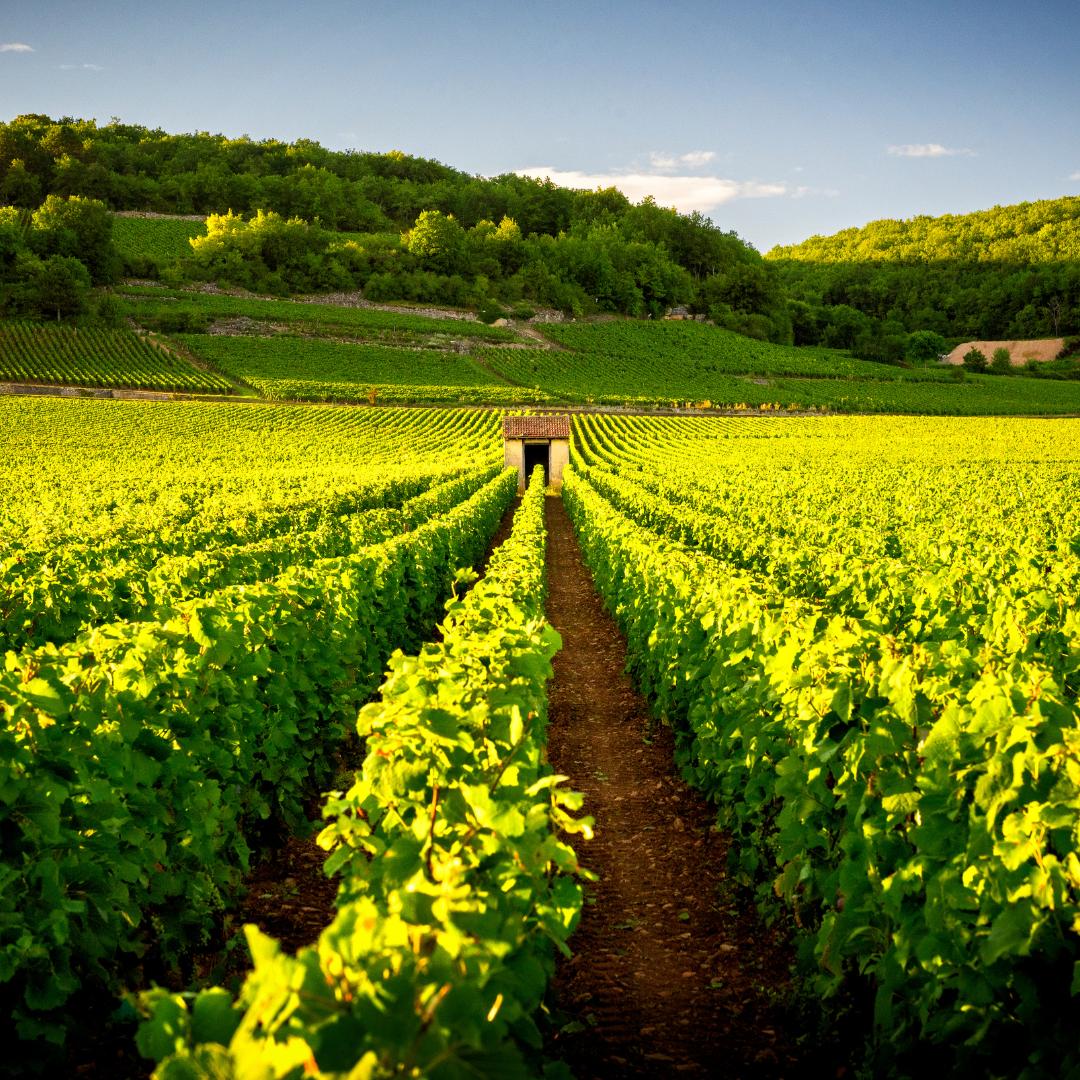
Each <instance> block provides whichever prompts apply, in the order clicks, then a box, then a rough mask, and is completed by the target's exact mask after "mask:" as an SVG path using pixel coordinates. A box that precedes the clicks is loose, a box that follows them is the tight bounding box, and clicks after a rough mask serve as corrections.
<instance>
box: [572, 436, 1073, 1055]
mask: <svg viewBox="0 0 1080 1080" xmlns="http://www.w3.org/2000/svg"><path fill="white" fill-rule="evenodd" d="M575 435H576V444H575V446H576V448H575V452H574V457H573V468H572V470H571V473H570V475H569V477H568V479H567V483H566V487H565V499H566V502H567V505H568V508H569V511H570V514H571V517H572V518H573V520H574V522H575V525H576V528H577V531H578V536H579V540H580V542H581V544H582V548H583V550H584V552H585V557H586V561H587V562H588V564H589V565H590V566H591V568H592V571H593V574H594V577H595V581H596V585H597V588H598V589H599V591H600V593H601V594H602V596H603V597H604V599H605V601H606V603H607V604H608V606H609V608H610V609H611V610H612V611H613V612H615V613H616V616H617V618H618V621H619V622H620V624H621V626H622V629H623V631H624V633H625V634H626V637H627V642H628V649H629V653H630V660H631V665H632V669H633V671H634V672H635V675H636V678H637V679H638V681H639V683H640V685H641V686H642V688H643V689H644V690H645V691H646V692H647V693H648V694H649V696H650V697H651V698H652V700H653V702H654V707H655V709H656V711H657V712H658V713H659V714H660V715H663V716H665V717H666V718H668V719H669V721H670V722H671V723H672V724H674V725H675V727H676V731H677V733H678V736H679V738H680V740H681V749H680V751H679V753H680V760H681V762H682V765H683V768H684V770H685V773H686V775H687V776H689V777H691V778H692V779H693V782H694V783H695V784H696V785H698V786H699V787H700V788H701V789H702V790H703V791H705V792H706V793H708V795H709V796H710V797H711V798H712V799H713V800H714V801H715V802H716V805H717V808H718V815H719V820H720V823H721V825H722V826H723V827H724V828H725V830H726V831H728V832H729V833H730V835H731V836H732V837H733V840H734V842H735V851H736V857H737V859H738V866H739V868H740V870H741V872H742V874H743V876H744V880H745V881H746V882H748V883H755V884H756V885H757V886H758V888H759V895H760V896H761V897H762V898H763V899H766V900H769V901H772V898H774V897H778V898H779V900H780V901H781V902H782V903H784V904H786V905H788V906H789V908H790V909H791V911H792V912H793V913H794V916H795V918H796V919H797V920H798V923H799V925H800V926H802V927H805V928H806V929H807V930H808V931H810V933H811V934H812V939H811V942H810V945H811V946H812V953H813V958H814V965H813V967H814V968H816V975H815V976H814V978H815V982H816V989H817V990H818V991H819V992H820V993H822V994H823V995H828V994H829V993H831V992H832V991H834V990H835V989H836V988H837V987H839V986H840V985H842V984H844V983H845V981H846V980H850V979H855V980H857V979H859V978H862V977H864V978H866V979H868V980H869V982H870V984H871V987H872V989H873V991H874V993H875V994H876V997H875V1006H874V1016H875V1020H876V1025H877V1027H876V1040H877V1042H876V1051H875V1052H876V1058H875V1060H876V1065H875V1066H874V1067H873V1068H874V1071H875V1073H877V1074H881V1073H885V1072H888V1073H892V1072H895V1071H899V1072H900V1073H903V1074H910V1073H911V1072H917V1071H919V1070H920V1069H926V1068H930V1069H933V1068H934V1067H935V1063H936V1067H939V1068H944V1069H945V1071H948V1072H951V1073H974V1072H985V1071H989V1072H992V1073H993V1074H995V1075H1002V1076H1006V1075H1008V1076H1016V1075H1031V1076H1053V1075H1064V1074H1067V1073H1069V1072H1070V1071H1071V1070H1074V1069H1076V1068H1077V1067H1078V1066H1080V1055H1078V1053H1077V1049H1076V1040H1075V1026H1074V1022H1073V1017H1074V1015H1075V1000H1076V998H1075V997H1074V995H1075V994H1076V992H1077V989H1078V987H1077V983H1076V981H1075V979H1074V971H1075V970H1080V967H1078V966H1077V965H1080V938H1078V935H1077V926H1080V863H1078V862H1077V857H1076V851H1077V845H1078V841H1080V765H1078V761H1080V758H1078V755H1080V741H1078V736H1077V731H1078V730H1080V725H1078V721H1080V707H1078V701H1077V697H1078V692H1080V613H1078V611H1077V608H1076V603H1075V600H1076V596H1077V592H1078V588H1080V511H1078V509H1077V508H1078V507H1080V469H1078V467H1077V466H1078V459H1080V450H1078V447H1080V422H1077V421H1072V420H1062V421H1023V420H998V421H994V420H970V421H964V420H938V421H926V420H914V419H913V420H875V419H839V418H838V419H823V420H817V421H814V420H799V419H790V420H781V419H777V420H772V421H769V420H747V421H740V420H705V419H702V420H698V421H694V420H690V421H687V420H681V419H662V418H652V419H633V420H615V419H611V418H588V419H579V420H578V421H577V422H576V425H575ZM810 970H813V968H812V969H810ZM1025 1070H1027V1071H1025Z"/></svg>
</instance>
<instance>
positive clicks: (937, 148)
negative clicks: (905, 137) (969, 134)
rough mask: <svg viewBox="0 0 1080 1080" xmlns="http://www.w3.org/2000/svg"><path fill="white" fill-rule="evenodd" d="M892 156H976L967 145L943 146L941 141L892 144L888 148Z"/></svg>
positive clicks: (887, 151) (888, 152)
mask: <svg viewBox="0 0 1080 1080" xmlns="http://www.w3.org/2000/svg"><path fill="white" fill-rule="evenodd" d="M886 153H887V154H889V156H890V157H911V158H924V157H974V156H975V151H974V150H969V149H968V148H967V147H966V146H962V147H950V146H942V145H941V143H936V142H931V143H902V144H901V145H899V146H890V147H888V148H887V149H886Z"/></svg>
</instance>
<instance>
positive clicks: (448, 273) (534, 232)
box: [0, 114, 791, 341]
mask: <svg viewBox="0 0 1080 1080" xmlns="http://www.w3.org/2000/svg"><path fill="white" fill-rule="evenodd" d="M47 196H61V197H76V196H77V197H83V198H89V199H94V200H96V201H98V202H99V203H101V204H102V205H103V206H105V207H106V208H108V209H110V210H127V209H137V210H153V211H158V212H164V213H179V214H183V213H196V214H205V215H216V216H220V217H223V218H224V219H225V220H226V221H227V224H221V225H215V226H213V227H212V230H211V238H210V242H209V243H207V244H206V245H204V246H203V247H202V249H201V250H198V251H196V253H195V256H194V259H193V260H188V261H187V263H186V266H185V267H184V268H182V271H181V272H183V273H188V274H197V273H207V272H210V271H211V270H212V272H214V273H216V274H218V275H220V277H221V279H222V280H225V281H231V282H234V283H236V284H246V285H249V286H251V287H259V288H266V289H268V290H269V291H279V292H286V291H294V290H297V289H300V290H303V289H309V288H315V289H318V288H341V287H358V288H364V289H365V290H369V291H371V292H372V293H373V294H374V295H375V296H378V297H380V298H383V297H385V298H396V299H414V300H423V301H432V302H444V303H451V304H476V305H482V304H484V303H495V304H503V305H514V304H522V305H526V304H537V305H551V306H555V307H558V308H561V309H562V310H565V311H567V312H570V313H573V314H587V313H589V312H594V311H613V312H621V313H624V314H628V315H637V316H658V315H661V314H663V313H664V312H666V311H667V310H669V309H670V308H671V307H674V306H678V305H685V306H687V307H688V308H689V309H691V310H693V311H696V312H700V313H702V314H705V315H709V316H711V317H713V318H715V319H716V320H717V321H718V322H721V323H723V324H724V325H728V326H730V327H731V328H732V329H738V330H741V331H742V332H744V333H750V334H753V335H754V336H758V337H763V338H769V339H772V340H776V341H787V340H789V339H790V336H791V326H790V321H789V317H788V312H787V305H786V303H785V300H784V294H783V290H782V289H781V288H780V286H779V284H778V278H777V274H776V272H775V271H774V270H773V269H772V268H771V267H769V266H767V265H766V264H765V262H764V260H763V259H762V257H761V255H760V254H759V253H758V252H757V251H756V250H755V249H754V248H752V247H751V246H750V245H748V244H746V243H744V242H743V241H742V240H740V239H739V237H738V236H737V235H736V234H735V233H733V232H725V231H724V230H722V229H720V228H718V227H717V226H716V225H714V224H713V222H712V221H710V220H709V219H708V218H706V217H704V216H703V215H701V214H697V213H695V214H680V213H677V212H676V211H675V210H671V209H667V208H664V207H660V206H657V205H656V203H655V202H653V201H652V200H650V199H646V200H643V201H642V202H641V203H638V204H636V205H635V204H633V203H631V202H630V200H629V199H627V198H626V196H624V195H623V194H621V193H620V192H619V191H617V190H616V189H614V188H608V189H604V190H597V191H575V190H571V189H568V188H561V187H558V186H556V185H555V184H553V183H551V182H550V181H547V180H537V179H533V178H529V177H522V176H517V175H515V174H505V175H503V176H497V177H493V178H485V177H478V176H471V175H469V174H467V173H464V172H461V171H459V170H457V169H453V168H450V167H449V166H446V165H443V164H441V163H440V162H437V161H429V160H426V159H423V158H417V157H412V156H409V155H407V154H404V153H401V152H399V151H392V152H390V153H385V154H379V153H360V152H355V151H347V152H338V151H332V150H328V149H326V148H324V147H322V146H320V145H319V144H318V143H315V142H312V141H310V140H299V141H297V142H293V143H285V142H281V141H279V140H274V139H267V140H259V141H256V140H252V139H249V138H247V137H243V138H238V139H229V138H226V137H225V136H223V135H211V134H208V133H206V132H199V133H194V134H181V135H174V134H170V133H167V132H164V131H161V130H156V129H154V130H152V129H148V128H145V127H140V126H137V125H131V124H122V123H120V122H119V121H116V120H114V121H112V122H110V123H109V124H105V125H98V124H97V123H96V122H94V121H92V120H78V119H72V118H63V119H60V120H53V119H51V118H49V117H47V116H41V115H36V114H35V115H27V116H20V117H17V118H15V119H14V120H12V121H11V122H9V123H6V124H0V203H6V204H9V205H11V206H13V207H17V208H21V209H23V210H28V211H32V210H33V209H34V208H36V207H38V206H40V205H41V203H42V202H43V200H44V199H45V198H46V197H47ZM342 233H348V234H350V235H348V236H347V237H345V236H342V235H341V234H342ZM245 237H246V239H245ZM425 237H427V238H428V239H425ZM431 238H434V240H432V239H431ZM429 241H430V242H429ZM278 244H281V245H283V248H284V250H283V252H282V253H281V254H280V256H279V254H277V251H276V246H277V245H278ZM256 251H258V253H259V254H258V257H256V255H255V253H256ZM121 269H122V270H123V269H127V270H148V269H150V270H152V269H154V268H153V267H146V266H143V267H126V268H125V267H122V268H121Z"/></svg>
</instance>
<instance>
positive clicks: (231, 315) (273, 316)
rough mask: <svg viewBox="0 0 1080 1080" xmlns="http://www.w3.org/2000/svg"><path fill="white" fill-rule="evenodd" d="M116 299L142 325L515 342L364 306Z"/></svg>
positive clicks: (210, 297)
mask: <svg viewBox="0 0 1080 1080" xmlns="http://www.w3.org/2000/svg"><path fill="white" fill-rule="evenodd" d="M120 296H121V300H122V302H123V304H124V308H125V311H126V312H127V314H129V315H130V316H131V317H132V318H134V319H136V320H137V321H138V322H140V323H143V324H146V325H154V324H155V323H158V322H160V321H161V320H162V318H164V319H165V320H167V321H171V323H172V324H173V325H174V326H175V325H176V324H178V323H182V322H184V321H185V320H186V321H187V322H188V323H189V324H190V323H196V324H202V325H204V326H205V325H207V324H209V323H211V322H214V321H217V320H234V319H250V320H252V322H254V323H255V324H257V328H258V329H264V330H266V331H269V328H270V327H272V326H274V325H279V326H285V327H287V328H289V329H290V330H292V331H295V332H296V333H303V334H310V335H312V336H315V337H344V338H355V339H360V340H365V341H377V342H382V343H384V344H388V345H421V346H425V345H430V346H435V347H438V346H443V347H445V345H446V342H448V341H451V340H458V339H465V340H470V341H471V340H475V341H483V342H488V343H498V342H509V341H513V340H515V337H514V334H513V333H511V332H510V331H509V330H505V329H503V328H502V327H498V326H487V325H486V324H484V323H482V322H477V321H474V320H471V319H449V318H436V317H430V316H426V315H419V314H418V315H412V314H407V313H403V312H398V311H393V312H391V311H380V310H377V309H374V308H367V307H346V306H343V305H336V304H330V303H317V302H311V303H308V302H306V301H296V300H268V299H265V298H258V297H245V296H229V295H226V294H222V293H201V292H188V291H171V292H170V291H165V290H163V289H162V288H160V287H155V286H146V285H142V286H139V285H131V286H125V287H124V289H123V290H122V292H121V294H120Z"/></svg>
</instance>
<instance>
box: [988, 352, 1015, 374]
mask: <svg viewBox="0 0 1080 1080" xmlns="http://www.w3.org/2000/svg"><path fill="white" fill-rule="evenodd" d="M1012 369H1013V366H1012V356H1011V355H1010V353H1009V350H1008V349H1006V348H1005V347H1004V346H998V348H996V349H995V350H994V353H993V355H992V356H991V357H990V370H991V371H992V372H994V374H995V375H1011V374H1012Z"/></svg>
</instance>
